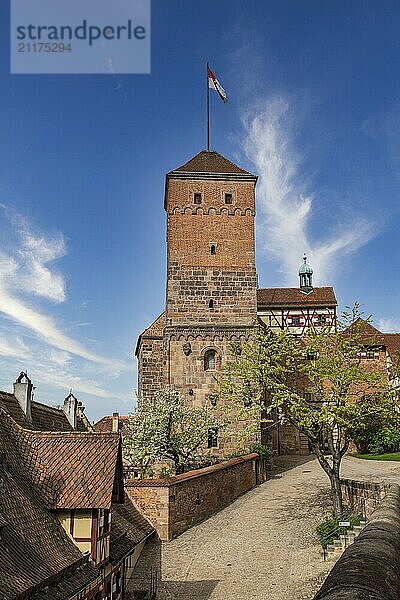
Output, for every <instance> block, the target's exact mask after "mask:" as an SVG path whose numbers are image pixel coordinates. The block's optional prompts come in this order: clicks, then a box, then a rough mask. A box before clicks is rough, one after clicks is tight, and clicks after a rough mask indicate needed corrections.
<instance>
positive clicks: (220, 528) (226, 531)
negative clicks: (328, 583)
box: [157, 457, 400, 600]
mask: <svg viewBox="0 0 400 600" xmlns="http://www.w3.org/2000/svg"><path fill="white" fill-rule="evenodd" d="M279 471H280V472H279ZM399 473H400V463H396V464H394V463H376V462H374V461H363V460H360V459H353V458H346V459H345V460H344V464H343V472H342V476H343V477H349V478H354V479H359V480H361V479H365V480H374V481H377V480H380V479H382V478H385V479H389V480H392V481H394V480H396V479H397V480H399ZM328 511H329V482H328V479H327V477H326V475H325V474H324V473H323V471H322V469H321V467H320V466H319V465H318V463H317V461H316V459H311V457H306V458H299V457H285V458H281V459H279V465H278V468H277V469H276V470H275V475H274V477H273V478H272V479H270V480H269V481H267V482H266V483H264V484H262V485H260V486H259V487H257V488H255V489H254V490H252V491H250V492H248V493H247V494H245V495H244V496H242V497H241V498H239V499H238V500H236V501H235V502H234V503H233V504H231V505H230V506H229V507H227V508H226V509H224V510H223V511H221V512H220V513H218V514H217V515H214V516H213V517H211V518H210V519H208V520H207V521H205V522H204V523H201V524H200V525H198V526H197V527H193V528H192V529H190V530H188V531H186V532H185V533H184V534H182V535H181V536H179V537H178V538H177V539H175V540H173V541H172V542H169V543H166V544H163V557H162V562H163V578H162V579H163V581H162V583H161V584H160V588H159V594H158V596H157V597H158V598H159V599H160V600H208V599H210V600H250V599H251V600H301V599H304V600H310V599H311V598H312V597H313V595H314V594H315V592H316V591H317V590H318V588H319V587H320V585H321V583H322V581H323V580H324V578H325V577H326V574H327V572H328V570H329V569H330V568H331V566H332V564H331V563H324V562H323V561H322V559H321V556H320V554H319V546H318V543H317V538H316V536H315V533H314V530H315V524H316V523H317V522H318V521H319V520H320V519H321V516H322V515H323V514H325V513H326V512H328Z"/></svg>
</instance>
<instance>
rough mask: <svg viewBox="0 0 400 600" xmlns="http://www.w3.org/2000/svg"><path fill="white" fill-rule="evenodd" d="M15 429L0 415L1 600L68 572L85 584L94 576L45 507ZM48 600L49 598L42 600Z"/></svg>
mask: <svg viewBox="0 0 400 600" xmlns="http://www.w3.org/2000/svg"><path fill="white" fill-rule="evenodd" d="M15 428H18V425H16V424H15V423H14V422H13V421H12V419H11V418H10V417H8V416H7V415H5V414H4V413H2V414H1V415H0V454H1V455H2V462H1V464H0V479H1V482H2V487H1V494H0V514H1V515H2V517H3V518H2V525H1V544H0V571H1V573H2V575H3V577H1V578H0V596H1V598H4V599H11V598H16V597H19V595H20V594H22V593H24V592H26V591H27V590H30V589H31V588H35V587H37V586H39V585H42V584H43V583H44V582H46V581H48V582H49V583H53V580H54V579H55V578H57V576H58V575H59V579H62V572H63V571H65V570H66V569H73V568H74V567H75V568H77V567H79V566H80V567H81V569H80V577H81V578H83V580H84V582H85V583H88V582H89V581H91V580H92V579H95V578H96V577H97V576H98V573H97V571H96V569H95V568H94V567H93V565H92V564H90V563H89V562H88V559H87V558H85V557H84V556H83V555H82V553H81V552H80V550H79V549H78V548H77V547H76V546H75V544H74V543H73V542H72V540H71V539H70V538H69V537H68V535H67V534H66V533H65V531H64V530H63V529H62V527H61V525H60V523H59V521H58V519H57V517H56V515H54V514H53V513H52V512H49V511H47V510H46V509H45V507H44V506H43V502H42V499H41V495H40V494H39V493H38V491H37V490H36V489H35V486H34V484H33V482H32V481H31V479H30V477H29V474H28V471H27V469H26V464H25V461H24V460H22V459H21V454H20V452H19V448H18V444H17V443H16V441H17V440H16V438H15ZM46 597H47V596H46Z"/></svg>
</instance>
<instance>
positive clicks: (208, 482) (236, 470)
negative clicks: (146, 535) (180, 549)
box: [125, 454, 265, 541]
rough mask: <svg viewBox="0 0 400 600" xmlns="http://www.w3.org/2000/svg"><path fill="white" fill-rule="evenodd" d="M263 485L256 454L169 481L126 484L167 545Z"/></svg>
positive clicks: (262, 476) (143, 481) (178, 476)
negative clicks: (258, 485)
mask: <svg viewBox="0 0 400 600" xmlns="http://www.w3.org/2000/svg"><path fill="white" fill-rule="evenodd" d="M262 481H265V471H264V465H263V464H262V461H261V459H260V458H259V456H258V455H257V454H247V455H246V456H241V457H238V458H232V459H231V460H228V461H226V462H223V463H220V464H217V465H213V466H212V467H206V468H205V469H198V470H196V471H190V472H189V473H183V474H182V475H176V476H175V477H171V478H170V479H142V480H128V481H127V482H126V484H125V486H126V491H127V493H128V496H129V497H130V499H131V500H132V501H133V502H134V503H135V505H136V506H137V507H138V509H139V510H140V511H141V512H142V513H143V514H144V515H145V516H146V517H147V518H148V519H149V521H150V522H151V523H152V524H153V525H154V527H155V528H156V529H157V532H158V534H159V536H160V538H161V540H164V541H167V540H171V539H172V538H174V537H176V536H177V535H180V534H181V533H183V532H184V531H186V529H189V528H190V527H192V526H193V525H196V524H197V523H200V522H201V521H203V520H204V519H207V518H208V517H210V516H211V515H213V514H215V513H217V512H218V511H220V510H221V509H222V508H224V507H225V506H227V505H228V504H230V503H231V502H232V501H233V500H235V499H236V498H238V497H239V496H241V495H242V494H244V493H245V492H247V491H249V490H251V489H252V488H253V487H255V486H256V485H257V484H258V483H261V482H262Z"/></svg>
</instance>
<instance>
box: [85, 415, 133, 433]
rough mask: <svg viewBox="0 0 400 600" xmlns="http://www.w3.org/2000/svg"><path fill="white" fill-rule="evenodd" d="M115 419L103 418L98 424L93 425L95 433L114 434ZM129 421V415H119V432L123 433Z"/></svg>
mask: <svg viewBox="0 0 400 600" xmlns="http://www.w3.org/2000/svg"><path fill="white" fill-rule="evenodd" d="M113 419H114V417H113V416H112V415H111V416H110V415H107V416H105V417H102V418H101V419H100V420H99V421H97V423H95V424H94V425H93V429H94V431H102V432H109V433H110V432H112V430H113ZM128 421H129V415H118V431H122V430H123V428H124V426H125V425H126V423H127V422H128Z"/></svg>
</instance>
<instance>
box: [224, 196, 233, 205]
mask: <svg viewBox="0 0 400 600" xmlns="http://www.w3.org/2000/svg"><path fill="white" fill-rule="evenodd" d="M232 203H233V194H225V204H232Z"/></svg>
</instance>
